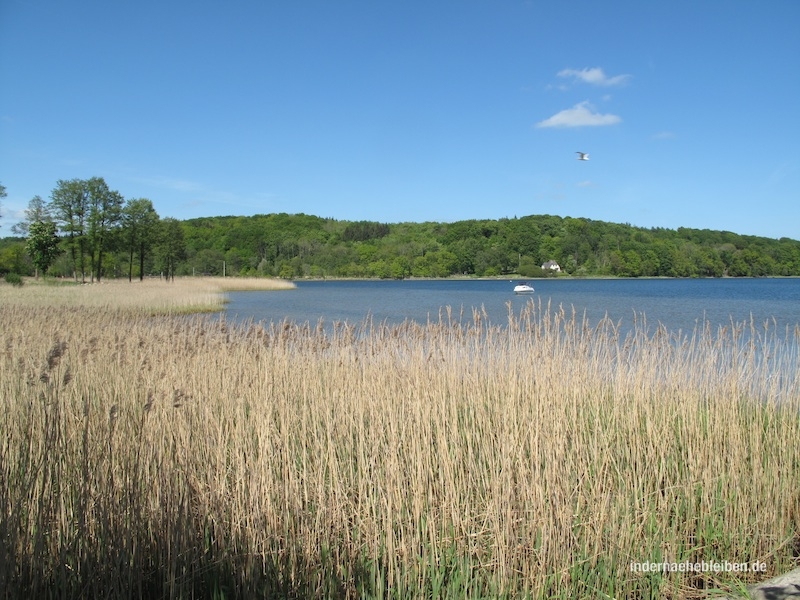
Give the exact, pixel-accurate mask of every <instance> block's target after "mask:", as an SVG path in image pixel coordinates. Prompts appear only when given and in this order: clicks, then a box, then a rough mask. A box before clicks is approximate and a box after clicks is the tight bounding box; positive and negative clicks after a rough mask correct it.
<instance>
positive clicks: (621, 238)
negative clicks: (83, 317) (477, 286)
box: [0, 178, 800, 280]
mask: <svg viewBox="0 0 800 600" xmlns="http://www.w3.org/2000/svg"><path fill="white" fill-rule="evenodd" d="M35 222H52V223H54V224H55V226H56V227H55V229H56V235H57V237H58V248H59V249H60V252H58V253H57V256H56V257H54V259H53V260H52V262H51V264H49V265H48V268H47V269H46V270H47V272H48V273H49V274H51V275H58V276H63V277H74V278H79V279H83V280H85V279H87V278H88V279H89V280H91V279H100V278H101V277H128V278H134V277H144V276H148V275H165V276H174V275H176V274H177V275H191V274H194V275H222V274H225V275H251V276H252V275H263V276H273V277H283V278H299V277H377V278H404V277H448V276H451V275H474V276H484V277H490V276H503V275H520V276H523V277H539V276H548V275H554V274H555V272H554V271H552V270H551V269H542V265H543V264H545V263H546V262H548V261H555V262H556V263H558V265H559V266H560V269H561V273H566V274H569V275H573V276H618V277H645V276H649V277H722V276H731V277H748V276H755V277H760V276H800V242H798V241H797V240H792V239H788V238H782V239H780V240H775V239H771V238H764V237H756V236H746V235H739V234H735V233H731V232H727V231H713V230H706V229H703V230H698V229H687V228H679V229H677V230H672V229H663V228H651V229H647V228H641V227H633V226H631V225H628V224H615V223H607V222H603V221H593V220H590V219H582V218H572V217H563V218H562V217H557V216H550V215H534V216H526V217H520V218H516V217H515V218H513V219H508V218H504V219H498V220H489V219H487V220H466V221H456V222H453V223H434V222H425V223H395V224H388V223H377V222H373V221H356V222H353V221H338V220H334V219H324V218H320V217H315V216H310V215H304V214H296V215H289V214H285V213H281V214H269V215H255V216H249V217H207V218H200V219H190V220H186V221H177V220H175V219H161V218H160V217H159V216H158V214H157V213H156V211H155V209H154V207H153V205H152V202H150V201H149V200H147V199H132V200H127V201H126V200H124V199H123V198H122V196H121V195H119V194H118V193H117V192H114V191H112V190H109V189H108V187H107V186H106V185H105V182H104V181H103V180H102V179H100V178H93V179H91V180H70V181H59V182H58V184H57V186H56V188H55V189H54V190H53V192H52V193H51V196H50V201H49V202H44V201H42V200H41V199H40V198H38V197H37V198H35V199H34V200H32V201H31V205H30V206H29V210H28V211H27V212H26V220H25V222H23V223H21V224H20V225H19V226H18V227H17V228H16V229H15V232H16V233H18V234H21V235H20V237H17V238H5V239H4V240H2V241H0V272H3V271H5V272H8V271H13V272H16V273H19V274H33V273H34V272H35V270H36V266H37V264H38V263H37V262H36V261H35V258H36V257H35V252H36V245H35V244H32V240H31V239H30V236H29V230H30V226H31V225H32V224H33V223H35Z"/></svg>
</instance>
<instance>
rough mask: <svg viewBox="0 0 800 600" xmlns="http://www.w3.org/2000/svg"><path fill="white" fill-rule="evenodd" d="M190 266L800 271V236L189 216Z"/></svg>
mask: <svg viewBox="0 0 800 600" xmlns="http://www.w3.org/2000/svg"><path fill="white" fill-rule="evenodd" d="M183 227H184V232H185V238H186V243H187V256H188V261H187V263H186V266H185V267H184V269H194V271H196V272H207V273H213V274H219V273H220V269H221V267H222V265H223V263H224V264H226V265H227V269H228V272H229V273H243V274H266V275H272V276H279V277H287V278H291V277H380V278H402V277H448V276H451V275H476V276H501V275H511V274H518V275H521V276H524V277H539V276H547V275H553V274H554V272H553V271H551V270H550V269H545V270H542V265H543V264H545V263H546V262H548V261H551V260H553V261H555V262H557V263H558V265H559V266H560V268H561V272H562V273H567V274H570V275H574V276H619V277H644V276H650V277H722V276H731V277H748V276H756V277H759V276H789V275H798V276H800V242H798V241H796V240H791V239H787V238H783V239H780V240H775V239H770V238H764V237H756V236H744V235H738V234H735V233H730V232H725V231H712V230H698V229H686V228H679V229H678V230H670V229H663V228H654V229H645V228H639V227H633V226H631V225H627V224H625V225H621V224H614V223H606V222H603V221H593V220H590V219H581V218H571V217H564V218H562V217H557V216H549V215H535V216H526V217H520V218H513V219H498V220H488V219H487V220H468V221H457V222H453V223H431V222H428V223H398V224H382V223H373V222H364V221H362V222H356V223H353V222H347V221H336V220H332V219H323V218H319V217H314V216H308V215H302V214H300V215H288V214H270V215H255V216H252V217H213V218H203V219H191V220H188V221H184V222H183Z"/></svg>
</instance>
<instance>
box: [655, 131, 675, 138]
mask: <svg viewBox="0 0 800 600" xmlns="http://www.w3.org/2000/svg"><path fill="white" fill-rule="evenodd" d="M674 138H675V134H674V133H672V132H671V131H659V132H658V133H657V134H655V135H654V136H653V139H654V140H671V139H674Z"/></svg>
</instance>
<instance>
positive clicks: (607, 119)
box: [536, 101, 622, 127]
mask: <svg viewBox="0 0 800 600" xmlns="http://www.w3.org/2000/svg"><path fill="white" fill-rule="evenodd" d="M620 121H622V119H621V118H620V117H618V116H617V115H611V114H606V115H602V114H600V113H597V112H594V107H593V106H592V105H591V104H589V102H588V101H585V102H580V103H579V104H576V105H575V106H573V107H572V108H568V109H566V110H562V111H561V112H559V113H556V114H554V115H553V116H552V117H550V118H549V119H545V120H544V121H539V122H538V123H537V124H536V127H597V126H602V125H616V124H617V123H619V122H620Z"/></svg>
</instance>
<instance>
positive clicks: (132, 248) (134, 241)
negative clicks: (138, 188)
mask: <svg viewBox="0 0 800 600" xmlns="http://www.w3.org/2000/svg"><path fill="white" fill-rule="evenodd" d="M157 227H158V213H157V212H156V211H155V209H154V208H153V203H152V202H151V201H150V200H148V199H146V198H137V199H134V200H128V202H127V203H126V204H125V207H124V208H123V209H122V230H123V232H124V240H125V243H126V245H127V247H128V253H129V261H128V281H131V280H132V279H133V255H134V253H138V255H139V280H140V281H141V280H142V279H144V260H145V256H146V255H149V254H150V251H151V249H152V247H153V245H154V244H155V243H156V241H157V240H156V234H157Z"/></svg>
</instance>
